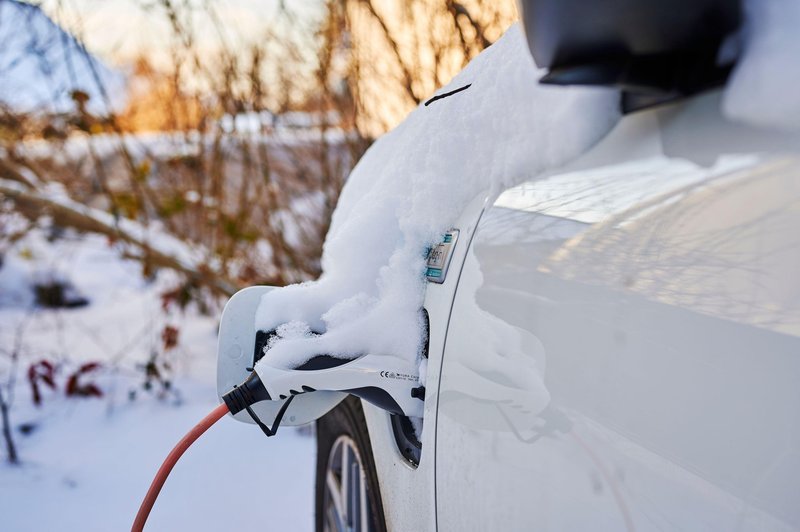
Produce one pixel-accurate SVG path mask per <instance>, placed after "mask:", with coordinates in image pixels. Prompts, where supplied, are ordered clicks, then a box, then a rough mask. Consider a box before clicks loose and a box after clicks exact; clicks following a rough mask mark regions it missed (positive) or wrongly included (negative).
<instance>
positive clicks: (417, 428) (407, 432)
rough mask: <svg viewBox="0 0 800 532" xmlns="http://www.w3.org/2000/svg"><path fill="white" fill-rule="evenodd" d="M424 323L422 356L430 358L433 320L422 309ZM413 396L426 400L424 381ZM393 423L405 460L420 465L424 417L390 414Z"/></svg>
mask: <svg viewBox="0 0 800 532" xmlns="http://www.w3.org/2000/svg"><path fill="white" fill-rule="evenodd" d="M422 321H423V323H422V325H423V329H422V330H423V331H424V334H425V340H424V342H423V344H422V353H421V354H422V357H423V359H424V360H426V361H427V360H428V350H429V346H430V341H429V339H430V330H431V322H430V317H429V316H428V311H427V310H426V309H425V308H423V309H422ZM411 396H412V397H414V398H417V399H419V400H421V401H425V385H424V383H423V384H421V385H420V386H418V387H417V388H414V389H412V390H411ZM389 418H390V421H391V424H392V433H393V434H394V440H395V443H396V444H397V450H398V451H400V454H401V455H402V456H403V458H405V460H406V461H407V462H408V463H409V464H410V465H411V466H413V467H417V466H418V465H419V460H420V457H421V456H422V440H421V438H420V437H419V434H420V433H421V432H422V419H421V418H417V419H415V420H413V421H412V419H411V418H410V417H407V416H401V415H398V414H391V415H390V416H389Z"/></svg>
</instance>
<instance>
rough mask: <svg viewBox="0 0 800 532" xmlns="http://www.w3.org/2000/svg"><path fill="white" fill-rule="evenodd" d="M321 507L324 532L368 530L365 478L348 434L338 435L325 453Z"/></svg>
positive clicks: (363, 531) (360, 462) (353, 443)
mask: <svg viewBox="0 0 800 532" xmlns="http://www.w3.org/2000/svg"><path fill="white" fill-rule="evenodd" d="M324 511H325V518H324V520H323V522H324V530H325V531H326V532H334V531H335V532H369V530H370V508H369V501H368V498H367V478H366V475H365V473H364V466H363V463H362V461H361V455H360V454H359V453H358V448H357V447H356V444H355V442H354V441H353V439H352V438H350V437H349V436H344V435H343V436H339V437H338V438H337V439H336V441H335V442H334V443H333V447H332V448H331V452H330V454H329V455H328V465H327V467H326V468H325V499H324Z"/></svg>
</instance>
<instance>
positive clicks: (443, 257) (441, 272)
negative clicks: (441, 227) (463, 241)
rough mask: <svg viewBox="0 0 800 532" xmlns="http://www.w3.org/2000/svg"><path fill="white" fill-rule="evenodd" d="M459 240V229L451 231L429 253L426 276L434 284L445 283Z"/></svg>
mask: <svg viewBox="0 0 800 532" xmlns="http://www.w3.org/2000/svg"><path fill="white" fill-rule="evenodd" d="M457 240H458V229H451V230H450V231H448V232H447V233H445V234H444V236H443V237H442V241H441V242H439V243H438V244H436V245H435V246H434V247H432V248H431V249H430V250H429V251H428V269H427V271H426V272H425V276H426V277H427V278H428V281H430V282H432V283H443V282H444V279H445V277H446V276H447V269H448V268H449V267H450V259H451V258H452V257H453V249H454V248H455V246H456V241H457Z"/></svg>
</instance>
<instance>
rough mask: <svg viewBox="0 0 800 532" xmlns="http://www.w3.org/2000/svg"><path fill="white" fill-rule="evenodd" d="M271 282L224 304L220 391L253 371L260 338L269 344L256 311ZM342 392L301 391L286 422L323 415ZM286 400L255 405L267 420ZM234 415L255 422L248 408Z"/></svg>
mask: <svg viewBox="0 0 800 532" xmlns="http://www.w3.org/2000/svg"><path fill="white" fill-rule="evenodd" d="M274 288H275V287H272V286H251V287H249V288H245V289H243V290H240V291H238V292H236V293H235V294H234V295H233V296H232V297H231V298H230V299H229V300H228V303H227V304H226V305H225V309H224V310H223V311H222V318H221V320H220V324H219V339H218V343H217V395H218V396H219V397H220V401H221V400H222V396H223V395H225V394H226V393H228V392H229V391H230V390H231V389H233V387H234V386H237V385H239V384H241V383H242V382H243V381H244V380H245V379H246V378H247V377H248V376H249V375H250V372H251V371H252V367H253V365H254V364H255V362H256V361H257V359H258V358H260V357H259V356H258V354H259V353H261V352H262V349H259V348H258V340H261V343H262V348H263V345H265V344H266V342H267V340H268V338H269V333H266V332H259V333H260V338H258V339H257V334H256V330H255V325H254V323H255V314H256V310H257V309H258V305H259V304H260V303H261V297H262V296H263V295H264V294H266V293H267V292H269V291H270V290H273V289H274ZM345 397H346V394H345V393H342V392H329V391H319V392H313V393H304V394H301V395H298V396H297V397H295V398H294V400H293V401H292V404H291V405H289V408H288V409H287V410H286V413H285V415H284V417H283V423H282V424H284V425H304V424H306V423H309V422H311V421H314V420H315V419H317V418H319V417H320V416H322V415H324V414H325V413H326V412H328V411H329V410H330V409H332V408H333V407H334V406H336V405H337V404H338V403H339V402H340V401H341V400H342V399H344V398H345ZM282 403H283V401H261V402H259V403H256V404H254V405H253V407H252V409H253V411H254V412H255V413H256V414H257V415H258V417H259V418H260V419H262V420H265V422H270V421H271V420H272V419H274V418H275V416H276V415H277V414H278V410H279V409H280V407H281V405H282ZM234 418H235V419H237V420H240V421H244V422H246V423H253V420H252V419H251V418H250V416H249V415H248V414H247V412H244V411H242V412H239V413H238V414H236V415H235V416H234Z"/></svg>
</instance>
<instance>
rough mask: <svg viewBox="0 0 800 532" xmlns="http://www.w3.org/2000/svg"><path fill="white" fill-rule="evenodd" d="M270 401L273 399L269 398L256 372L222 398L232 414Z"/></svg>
mask: <svg viewBox="0 0 800 532" xmlns="http://www.w3.org/2000/svg"><path fill="white" fill-rule="evenodd" d="M270 399H272V398H271V397H270V396H269V392H267V389H266V388H265V387H264V384H263V383H262V382H261V379H260V378H259V377H258V374H257V373H256V372H255V371H254V372H252V373H251V374H250V376H249V377H247V379H246V380H245V381H244V382H243V383H242V384H240V385H239V386H236V387H235V388H234V389H233V390H231V391H229V392H228V393H226V394H225V395H223V396H222V400H223V401H225V404H226V405H228V410H230V411H231V414H237V413H238V412H241V411H242V410H244V409H245V408H247V407H248V406H251V405H253V404H255V403H257V402H259V401H268V400H270Z"/></svg>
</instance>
